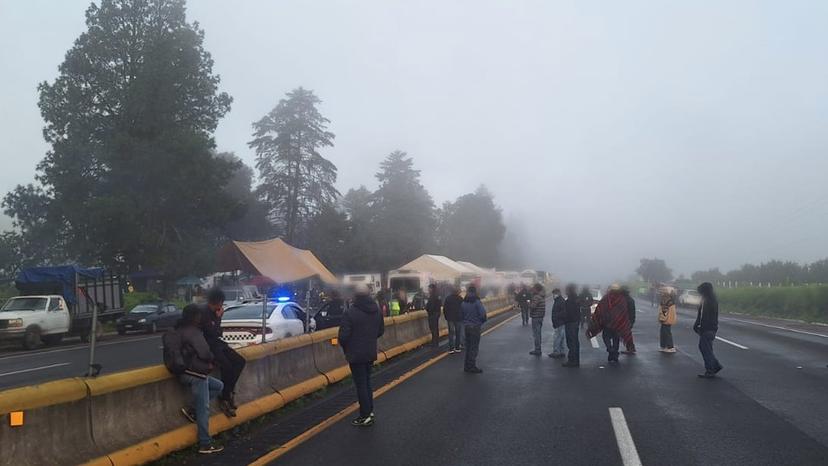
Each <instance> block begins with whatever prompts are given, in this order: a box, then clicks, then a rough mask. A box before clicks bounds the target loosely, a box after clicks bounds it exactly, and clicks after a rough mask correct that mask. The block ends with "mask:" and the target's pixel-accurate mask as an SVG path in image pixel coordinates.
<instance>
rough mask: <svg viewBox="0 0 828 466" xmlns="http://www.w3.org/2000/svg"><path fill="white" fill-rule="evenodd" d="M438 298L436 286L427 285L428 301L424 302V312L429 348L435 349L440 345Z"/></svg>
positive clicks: (439, 305) (440, 306)
mask: <svg viewBox="0 0 828 466" xmlns="http://www.w3.org/2000/svg"><path fill="white" fill-rule="evenodd" d="M442 307H443V306H442V304H441V303H440V296H439V295H438V294H437V285H435V284H433V283H432V284H431V285H428V301H426V305H425V308H426V312H427V313H428V329H429V330H430V331H431V346H432V347H433V348H436V347H438V346H439V345H440V311H441V310H442Z"/></svg>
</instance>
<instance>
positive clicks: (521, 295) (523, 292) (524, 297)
mask: <svg viewBox="0 0 828 466" xmlns="http://www.w3.org/2000/svg"><path fill="white" fill-rule="evenodd" d="M515 299H516V301H517V304H518V306H519V307H520V318H521V321H522V322H523V326H524V327H525V326H526V325H528V324H529V305H530V304H531V303H532V294H531V293H529V290H527V289H526V285H520V291H518V292H517V297H516V298H515Z"/></svg>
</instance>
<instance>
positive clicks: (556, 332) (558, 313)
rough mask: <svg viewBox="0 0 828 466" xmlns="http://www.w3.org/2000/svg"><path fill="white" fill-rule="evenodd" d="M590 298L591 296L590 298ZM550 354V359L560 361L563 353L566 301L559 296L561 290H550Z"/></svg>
mask: <svg viewBox="0 0 828 466" xmlns="http://www.w3.org/2000/svg"><path fill="white" fill-rule="evenodd" d="M590 297H591V296H590ZM579 302H580V300H579ZM550 314H551V316H552V329H553V330H552V352H551V353H549V357H550V358H554V359H560V358H563V357H564V356H566V354H565V353H564V338H565V335H564V332H565V330H564V325H565V324H566V300H564V299H563V297H562V296H561V290H559V289H558V288H555V289H554V290H552V312H550Z"/></svg>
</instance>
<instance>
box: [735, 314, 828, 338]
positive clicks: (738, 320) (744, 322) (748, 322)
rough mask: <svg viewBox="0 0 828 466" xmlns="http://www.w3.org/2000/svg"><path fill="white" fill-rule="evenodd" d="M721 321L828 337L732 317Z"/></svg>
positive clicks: (823, 336)
mask: <svg viewBox="0 0 828 466" xmlns="http://www.w3.org/2000/svg"><path fill="white" fill-rule="evenodd" d="M722 320H724V321H725V322H740V323H743V324H751V325H758V326H760V327H767V328H773V329H777V330H787V331H788V332H794V333H801V334H803V335H812V336H815V337H822V338H828V335H825V334H822V333H816V332H808V331H805V330H797V329H794V328H788V327H782V326H780V325H770V324H763V323H761V322H753V321H750V320H743V319H734V318H732V317H728V318H726V319H722Z"/></svg>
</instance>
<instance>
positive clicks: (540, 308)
mask: <svg viewBox="0 0 828 466" xmlns="http://www.w3.org/2000/svg"><path fill="white" fill-rule="evenodd" d="M532 291H533V293H532V301H531V304H530V307H529V317H531V318H532V337H533V339H534V340H535V349H534V350H533V351H531V352H530V353H529V354H531V355H532V356H540V355H541V354H543V353H541V333H542V331H543V318H544V317H546V292H545V291H544V289H543V285H541V284H540V283H535V285H534V286H533V287H532Z"/></svg>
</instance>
